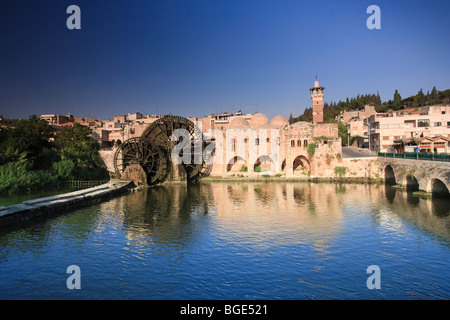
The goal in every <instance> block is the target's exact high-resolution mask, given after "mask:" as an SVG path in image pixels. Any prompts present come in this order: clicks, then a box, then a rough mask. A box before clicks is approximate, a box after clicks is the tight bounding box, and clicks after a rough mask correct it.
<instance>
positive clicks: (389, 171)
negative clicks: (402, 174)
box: [384, 164, 397, 185]
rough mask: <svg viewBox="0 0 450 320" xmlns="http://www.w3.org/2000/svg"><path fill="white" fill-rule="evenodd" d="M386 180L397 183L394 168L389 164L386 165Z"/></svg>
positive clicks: (390, 183)
mask: <svg viewBox="0 0 450 320" xmlns="http://www.w3.org/2000/svg"><path fill="white" fill-rule="evenodd" d="M384 181H385V182H386V184H389V185H394V184H396V183H397V181H396V179H395V172H394V169H393V168H392V167H391V165H389V164H388V165H387V166H386V167H384Z"/></svg>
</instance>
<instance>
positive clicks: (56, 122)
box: [40, 113, 75, 126]
mask: <svg viewBox="0 0 450 320" xmlns="http://www.w3.org/2000/svg"><path fill="white" fill-rule="evenodd" d="M40 119H44V120H45V121H47V122H48V124H49V125H52V126H60V125H63V124H67V123H72V124H73V123H74V120H75V119H74V117H73V116H72V115H71V114H70V113H68V114H67V115H59V114H43V115H40Z"/></svg>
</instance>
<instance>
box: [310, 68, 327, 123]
mask: <svg viewBox="0 0 450 320" xmlns="http://www.w3.org/2000/svg"><path fill="white" fill-rule="evenodd" d="M324 90H325V87H320V86H319V81H317V76H316V82H314V88H311V89H309V91H310V92H311V100H312V104H313V106H312V109H313V110H312V112H313V123H318V122H323V91H324Z"/></svg>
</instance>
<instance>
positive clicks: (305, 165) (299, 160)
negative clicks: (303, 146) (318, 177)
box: [292, 155, 311, 174]
mask: <svg viewBox="0 0 450 320" xmlns="http://www.w3.org/2000/svg"><path fill="white" fill-rule="evenodd" d="M296 170H297V172H300V174H301V173H307V174H309V173H311V164H310V162H309V160H308V158H306V157H305V156H302V155H299V156H297V157H295V159H294V161H293V162H292V171H293V172H294V174H295V173H296Z"/></svg>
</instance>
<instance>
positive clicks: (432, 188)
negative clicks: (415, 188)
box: [427, 178, 449, 195]
mask: <svg viewBox="0 0 450 320" xmlns="http://www.w3.org/2000/svg"><path fill="white" fill-rule="evenodd" d="M427 192H431V193H433V194H437V195H449V191H448V186H447V185H446V184H445V183H444V181H443V180H441V179H439V178H431V179H430V181H429V182H428V185H427Z"/></svg>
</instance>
